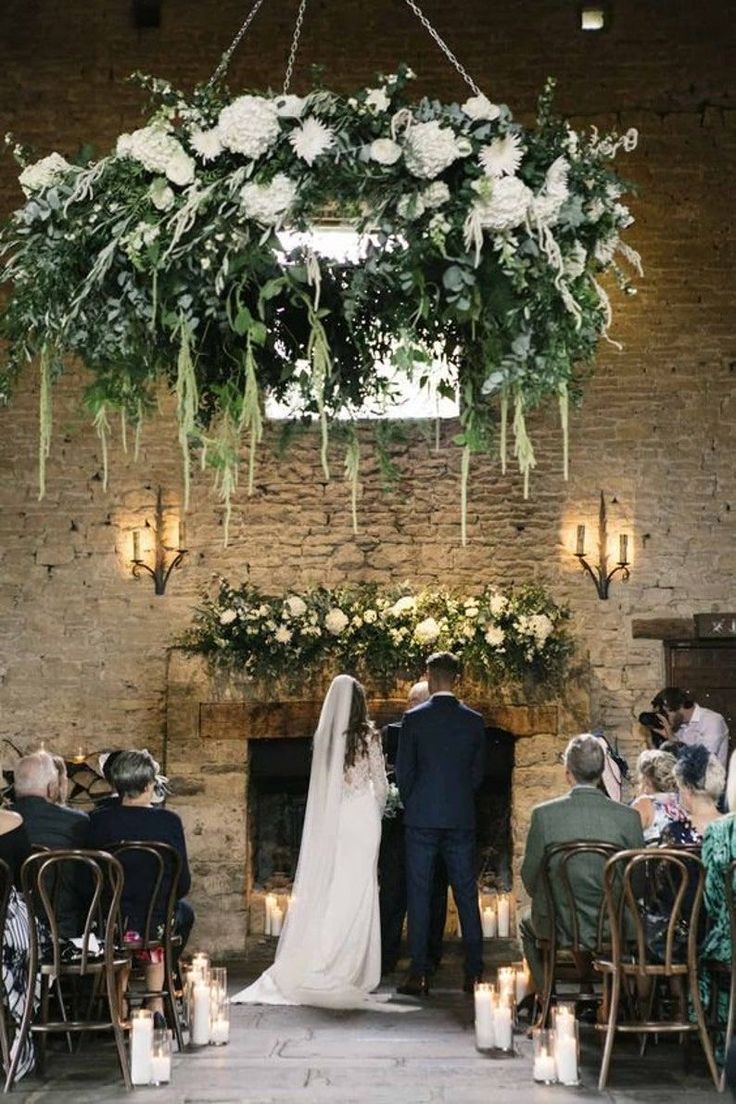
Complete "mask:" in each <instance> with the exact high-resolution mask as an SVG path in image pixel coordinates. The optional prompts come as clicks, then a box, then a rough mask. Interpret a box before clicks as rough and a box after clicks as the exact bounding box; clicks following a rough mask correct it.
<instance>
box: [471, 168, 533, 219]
mask: <svg viewBox="0 0 736 1104" xmlns="http://www.w3.org/2000/svg"><path fill="white" fill-rule="evenodd" d="M483 183H484V182H483V181H474V182H473V186H474V187H475V185H478V184H480V185H481V186H482V185H483ZM475 190H476V191H478V192H479V193H480V194H479V196H478V199H476V201H475V203H474V205H473V211H474V213H475V215H476V216H477V218H478V222H479V225H480V226H481V227H482V228H483V229H484V230H513V229H514V227H516V226H520V225H521V223H522V222H524V219H525V218H526V214H527V211H528V209H529V204H530V203H531V201H532V200H533V198H534V196H533V193H532V192H531V191H530V189H529V188H527V186H526V184H524V182H523V181H522V180H519V178H518V176H502V177H500V178H499V179H498V180H494V181H493V185H492V187H491V188H490V189H489V190H488V191H486V189H485V188H483V187H481V188H480V189H479V188H477V187H475Z"/></svg>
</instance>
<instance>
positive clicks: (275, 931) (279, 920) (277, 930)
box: [271, 905, 284, 935]
mask: <svg viewBox="0 0 736 1104" xmlns="http://www.w3.org/2000/svg"><path fill="white" fill-rule="evenodd" d="M283 926H284V910H283V909H280V908H279V906H278V905H274V906H273V908H272V909H271V935H281V929H282V928H283Z"/></svg>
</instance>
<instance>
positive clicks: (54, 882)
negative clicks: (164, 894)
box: [21, 850, 123, 974]
mask: <svg viewBox="0 0 736 1104" xmlns="http://www.w3.org/2000/svg"><path fill="white" fill-rule="evenodd" d="M69 869H71V870H73V871H74V875H75V876H76V877H78V878H79V881H80V883H81V882H82V880H83V879H86V881H87V884H88V886H89V897H88V901H89V904H88V907H87V908H86V912H85V916H84V923H83V925H82V929H81V931H80V932H79V933H78V935H79V938H80V939H81V941H82V945H81V949H80V951H79V960H78V961H77V960H76V958H75V966H76V968H77V971H78V972H79V973H80V974H85V973H87V972H88V965H89V960H90V959H93V960H94V962H99V961H100V957H101V955H100V954H95V953H94V952H93V951H92V950H91V949H90V936H91V935H92V934H94V935H95V936H96V938H97V939H98V940H99V941H100V942H101V943H102V948H103V950H102V956H103V957H104V958H105V960H107V959H112V957H113V955H114V952H115V943H116V934H117V933H116V925H117V918H118V912H119V907H120V895H121V892H122V888H123V869H122V867H121V865H120V863H119V862H118V860H117V859H116V858H114V856H112V855H110V854H109V853H108V852H106V851H92V850H85V851H81V850H80V851H75V850H65V851H42V852H39V853H37V854H32V855H29V857H28V858H27V859H26V861H25V862H24V863H23V866H22V868H21V886H22V889H23V896H24V898H25V901H26V905H27V907H28V912H29V916H30V919H31V924H30V931H31V954H32V959H31V961H32V963H38V962H39V961H40V958H41V953H40V948H39V933H42V932H43V933H44V934H45V933H46V931H47V933H48V939H49V943H50V947H49V952H50V953H49V955H44V961H45V962H47V963H49V964H50V963H51V962H52V963H53V968H54V972H55V973H57V974H58V973H59V972H60V967H61V966H62V964H64V965H69V962H68V959H67V958H66V957H65V955H64V953H63V952H64V949H65V946H66V944H67V942H68V941H66V940H65V939H64V937H63V935H62V933H61V927H63V921H62V918H61V917H60V916H59V915H58V912H57V898H58V886H59V882H60V877H61V873H62V870H69Z"/></svg>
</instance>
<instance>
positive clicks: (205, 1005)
mask: <svg viewBox="0 0 736 1104" xmlns="http://www.w3.org/2000/svg"><path fill="white" fill-rule="evenodd" d="M184 1009H185V1017H184V1018H185V1025H186V1027H187V1029H188V1031H189V1043H190V1046H208V1045H210V1044H211V1045H212V1046H223V1045H224V1044H225V1043H228V1042H229V1041H230V1002H229V1000H228V995H227V970H226V969H225V967H224V966H212V965H211V963H210V958H209V955H207V954H204V953H202V954H196V955H194V957H193V959H192V962H191V965H190V966H189V967H188V969H187V970H186V972H185V981H184Z"/></svg>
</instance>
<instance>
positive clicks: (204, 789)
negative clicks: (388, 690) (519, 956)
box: [165, 650, 566, 955]
mask: <svg viewBox="0 0 736 1104" xmlns="http://www.w3.org/2000/svg"><path fill="white" fill-rule="evenodd" d="M274 697H275V698H276V695H275V696H274ZM369 699H370V711H371V716H372V717H373V719H374V720H375V722H376V723H377V724H378V725H379V726H382V725H384V724H387V723H389V722H391V721H395V720H397V719H398V718H399V717H400V716H401V713H402V712H403V710H404V707H405V705H404V703H405V696H404V695H403V694H397V695H396V696H395V697H391V698H385V697H380V696H374V695H371V694H370V693H369ZM467 700H468V703H469V704H470V705H472V706H473V707H474V708H477V709H479V710H480V711H481V712H482V713H483V715H484V717H485V719H486V724H487V725H488V726H489V733H488V748H487V750H488V769H487V777H486V780H485V782H484V786H483V788H482V789H481V793H480V797H479V849H478V865H479V870H480V869H481V868H483V880H484V881H485V882H489V883H493V882H494V881H495V883H496V884H497V885H498V886H499V887H500V888H504V887H505V886H506V885H508V887H509V888H511V889H512V891H513V893H514V896H515V898H516V899H517V901H518V902H521V899H522V896H523V893H522V890H521V885H520V882H519V877H518V871H519V865H520V861H521V856H522V855H523V850H524V840H525V837H526V830H527V827H528V821H529V814H530V811H531V808H532V806H533V805H534V804H536V803H537V802H538V801H541V800H544V799H546V798H547V797H550V796H553V795H554V794H556V793H560V792H563V790H564V780H563V773H562V768H561V767H560V765H559V762H558V760H559V751H560V750H561V748H562V747H564V744H565V742H566V737H565V736H564V735H561V734H560V715H561V713H562V708H561V706H560V704H559V703H558V702H553V703H547V704H543V705H539V704H536V705H530V704H526V703H510V702H503V703H501V702H498V701H493V700H491V697H490V695H488V696H485V695H482V696H478V695H475V696H473V695H468V699H467ZM320 708H321V694H320V693H319V692H315V693H314V696H313V697H310V698H309V699H298V698H296V697H294V698H287V697H285V696H282V695H280V694H279V696H278V698H277V699H276V700H273V701H266V700H263V694H262V692H261V693H260V694H258V695H256V694H254V692H253V688H252V687H248V686H247V685H246V686H244V685H243V684H242V682H240V681H239V680H237V679H236V678H227V677H224V676H221V675H212V674H211V673H210V672H209V671H208V670H207V668H206V665H205V664H204V663H203V662H202V661H201V660H200V659H199V658H197V657H192V656H188V655H186V654H184V653H182V652H180V651H178V650H173V651H172V652H171V654H170V656H169V664H168V680H167V702H166V734H165V761H166V771H167V773H168V775H169V777H170V779H171V782H172V789H173V792H174V797H173V798H172V802H171V804H172V807H173V808H175V809H176V810H177V812H179V813H180V815H181V816H182V819H183V821H184V827H185V831H186V835H187V843H188V847H189V855H190V863H191V867H192V885H193V889H192V894H191V899H192V903H193V905H194V907H195V911H196V913H197V927H196V936H195V939H196V942H197V945H202V946H206V947H207V948H208V949H209V950H210V951H212V952H213V953H217V954H219V955H223V954H242V953H243V952H244V950H245V939H246V935H247V934H259V933H262V932H263V930H264V909H265V905H264V900H265V892H266V891H267V890H276V891H279V890H282V891H284V890H288V886H289V884H290V881H291V877H292V876H293V870H294V863H295V859H296V855H297V853H298V845H299V839H300V836H301V824H302V820H303V815H304V803H305V799H306V790H307V781H308V776H309V760H310V743H311V736H312V734H313V732H314V730H315V728H316V725H317V720H318V717H319V711H320Z"/></svg>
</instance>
